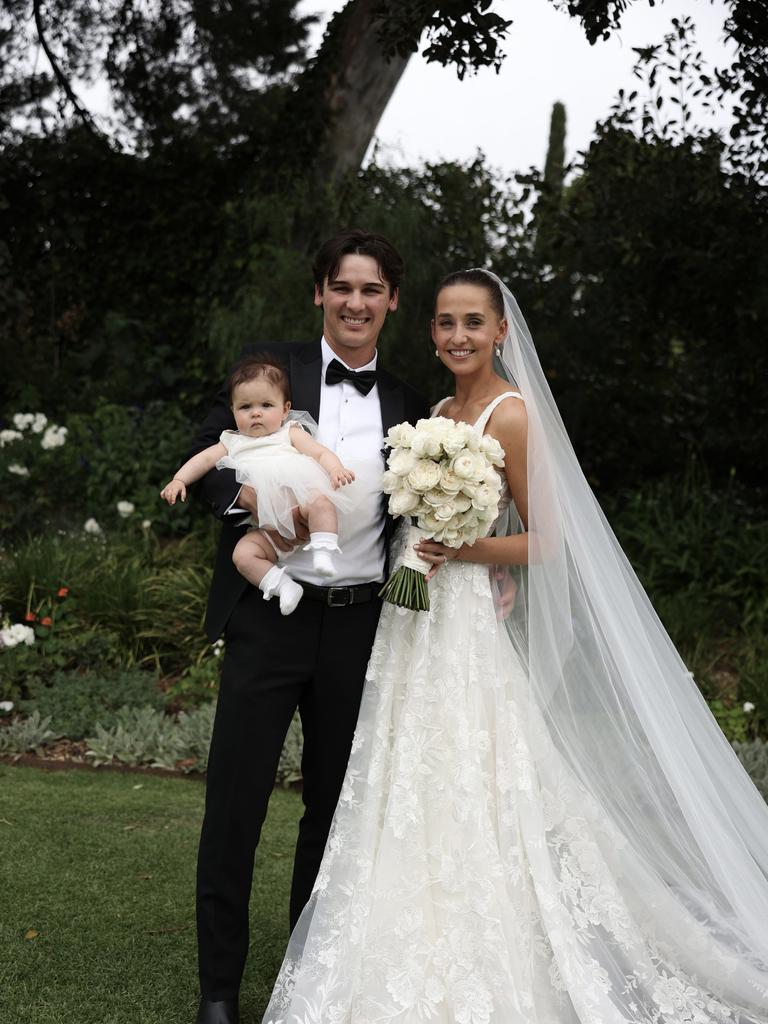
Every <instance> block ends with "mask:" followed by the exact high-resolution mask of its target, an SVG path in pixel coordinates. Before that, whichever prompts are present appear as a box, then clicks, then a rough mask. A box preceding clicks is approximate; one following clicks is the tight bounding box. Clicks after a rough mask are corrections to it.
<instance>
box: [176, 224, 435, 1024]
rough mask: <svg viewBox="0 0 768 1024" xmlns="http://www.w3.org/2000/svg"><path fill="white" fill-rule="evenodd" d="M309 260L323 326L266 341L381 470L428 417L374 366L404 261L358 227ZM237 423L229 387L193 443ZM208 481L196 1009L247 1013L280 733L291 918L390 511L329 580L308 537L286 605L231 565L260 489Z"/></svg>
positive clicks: (307, 876)
mask: <svg viewBox="0 0 768 1024" xmlns="http://www.w3.org/2000/svg"><path fill="white" fill-rule="evenodd" d="M313 273H314V282H315V288H314V302H315V305H316V306H318V307H320V308H321V309H322V311H323V337H322V338H321V339H319V340H317V341H314V342H310V343H309V344H306V345H282V346H278V345H270V346H268V347H269V350H270V351H271V352H273V353H274V354H275V355H277V356H279V357H281V358H282V359H283V360H284V362H285V365H286V367H287V368H288V372H289V376H290V383H291V402H292V406H293V408H294V409H305V410H306V411H307V412H309V413H310V414H311V415H312V416H313V417H314V418H315V420H317V423H318V427H319V429H318V434H317V440H318V441H319V442H320V443H321V444H324V445H325V446H326V447H328V448H331V449H332V450H333V451H335V452H336V453H337V454H338V455H339V456H340V458H341V459H342V461H343V462H345V464H357V465H360V464H361V463H365V464H367V466H368V467H369V468H370V469H371V470H372V471H375V472H383V469H384V460H383V439H384V435H385V434H386V432H387V431H388V430H389V428H390V427H391V426H393V425H394V424H395V423H399V422H402V421H403V420H410V421H412V422H415V421H416V420H417V419H420V418H421V417H423V416H427V415H429V410H428V407H427V403H426V401H425V400H424V399H423V398H422V397H421V396H420V395H418V394H417V393H416V392H415V391H413V390H412V389H411V388H409V387H408V386H407V385H405V384H403V383H401V382H400V381H399V380H397V379H396V378H395V377H393V376H392V375H391V374H389V373H387V372H386V370H383V369H381V368H380V367H379V366H378V365H377V353H376V344H377V341H378V337H379V333H380V331H381V329H382V327H383V326H384V321H385V319H386V317H387V314H388V313H393V312H394V311H395V310H396V309H397V302H398V292H399V287H400V280H401V277H402V273H403V262H402V259H401V258H400V256H399V254H398V253H397V251H396V250H395V248H394V247H393V246H392V245H391V244H390V243H389V242H388V241H387V239H386V238H384V237H383V236H381V235H377V234H371V233H368V232H364V231H348V232H345V233H344V234H341V235H338V236H337V237H335V238H332V239H330V240H329V241H327V242H325V243H324V245H322V246H321V248H320V250H319V252H318V253H317V256H316V257H315V262H314V265H313ZM257 349H258V346H253V347H251V348H250V349H248V350H247V351H253V350H257ZM246 354H247V353H246ZM234 426H235V424H234V418H233V416H232V412H231V409H230V408H229V404H228V398H227V396H226V393H225V392H224V391H222V392H221V393H220V394H219V396H218V399H217V403H216V405H215V406H214V408H213V409H212V410H211V412H210V414H209V415H208V418H207V419H206V421H205V423H204V424H203V426H202V428H201V431H200V434H199V436H198V438H197V442H196V445H195V448H194V451H199V450H201V449H203V448H205V447H207V446H208V445H211V444H214V443H215V442H216V441H218V439H219V435H220V434H221V432H222V430H225V429H233V428H234ZM198 493H199V494H200V495H201V496H202V498H203V499H204V500H205V501H206V502H207V503H208V504H209V506H210V508H211V510H212V511H213V513H214V515H216V516H217V517H218V518H220V519H222V520H223V522H224V527H223V529H222V533H221V542H220V544H219V551H218V556H217V561H216V567H215V571H214V576H213V582H212V584H211V590H210V596H209V603H208V612H207V616H206V630H207V632H208V635H209V637H210V639H211V640H212V641H213V640H215V639H216V638H217V637H218V636H219V635H220V634H221V633H222V632H223V634H224V637H225V640H226V650H225V654H224V659H223V665H222V674H221V685H220V691H219V700H218V705H217V708H216V720H215V723H214V729H213V738H212V740H211V751H210V758H209V762H208V777H207V787H206V800H205V818H204V821H203V828H202V835H201V837H200V850H199V855H198V872H197V929H198V954H199V969H200V989H201V997H202V998H201V1002H200V1010H199V1013H198V1018H197V1021H198V1024H236V1022H237V1021H238V1019H239V1017H238V1002H237V1001H238V990H239V986H240V979H241V976H242V973H243V969H244V966H245V960H246V956H247V953H248V901H249V898H250V891H251V880H252V875H253V857H254V851H255V849H256V845H257V843H258V841H259V836H260V833H261V826H262V823H263V821H264V817H265V815H266V812H267V803H268V801H269V796H270V793H271V791H272V788H273V786H274V781H275V773H276V770H277V764H278V759H279V756H280V751H281V749H282V745H283V741H284V739H285V735H286V732H287V730H288V726H289V724H290V722H291V718H292V717H293V713H294V711H295V710H296V708H298V709H299V713H300V715H301V721H302V727H303V731H304V752H303V756H302V766H301V767H302V775H303V779H304V785H303V800H304V806H305V810H304V816H303V817H302V819H301V823H300V825H299V835H298V842H297V844H296V856H295V860H294V867H293V881H292V886H291V902H290V923H291V928H293V926H294V925H295V923H296V921H297V919H298V917H299V915H300V913H301V911H302V908H303V907H304V905H305V903H306V902H307V900H308V899H309V896H310V893H311V891H312V886H313V884H314V880H315V877H316V875H317V871H318V868H319V866H320V861H321V859H322V855H323V849H324V847H325V842H326V839H327V837H328V831H329V828H330V824H331V819H332V817H333V812H334V809H335V807H336V802H337V800H338V796H339V792H340V790H341V784H342V781H343V777H344V772H345V769H346V765H347V760H348V758H349V753H350V747H351V744H352V736H353V733H354V729H355V723H356V720H357V713H358V708H359V704H360V696H361V692H362V687H363V680H364V678H365V670H366V666H367V662H368V657H369V655H370V651H371V646H372V643H373V637H374V634H375V632H376V625H377V622H378V618H379V609H380V600H379V598H378V596H377V595H378V591H379V589H380V587H381V582H382V580H383V579H384V570H385V560H386V542H387V540H388V537H389V533H390V530H391V520H389V518H388V517H387V516H386V512H385V505H384V502H383V498H382V496H381V495H378V494H374V495H371V497H370V499H369V502H368V505H367V506H365V505H363V506H362V507H361V508H359V509H357V510H356V511H355V512H354V513H353V514H352V515H351V516H349V517H348V521H346V522H345V523H344V533H343V544H342V547H343V554H341V555H337V556H336V557H335V559H334V561H335V563H336V566H337V570H338V577H337V578H336V579H334V580H331V581H329V580H327V579H321V578H319V577H317V576H316V574H315V573H313V571H312V561H311V553H310V552H304V551H303V550H301V548H299V550H297V551H296V552H295V553H294V554H293V555H292V556H291V559H290V567H291V575H292V576H294V577H295V578H296V579H298V580H299V581H300V582H301V584H302V586H303V588H304V596H303V598H302V600H301V601H300V602H299V605H298V607H297V609H296V611H295V612H293V614H291V615H289V616H282V615H281V614H280V609H279V606H278V602H277V601H264V600H263V597H262V594H261V593H260V591H259V590H257V589H255V588H254V587H252V586H251V585H250V584H248V583H247V581H246V580H245V579H244V578H243V577H242V576H240V574H239V573H238V572H237V570H236V569H235V567H234V565H233V564H232V550H233V548H234V546H235V544H236V543H237V541H238V539H239V538H240V537H241V536H242V534H243V532H244V531H245V530H246V529H247V527H246V526H245V525H244V520H245V518H246V515H245V513H246V512H247V511H250V512H253V511H255V509H256V507H257V498H256V493H255V491H254V490H253V489H251V488H249V487H243V488H240V487H239V485H238V484H237V482H236V480H235V475H234V472H233V471H232V470H220V471H219V470H214V471H212V472H211V473H209V474H208V476H207V477H205V478H204V479H203V480H202V481H201V483H200V485H199V491H198ZM298 525H299V526H301V525H302V524H298ZM329 582H330V584H331V585H330V586H329V585H328V584H329Z"/></svg>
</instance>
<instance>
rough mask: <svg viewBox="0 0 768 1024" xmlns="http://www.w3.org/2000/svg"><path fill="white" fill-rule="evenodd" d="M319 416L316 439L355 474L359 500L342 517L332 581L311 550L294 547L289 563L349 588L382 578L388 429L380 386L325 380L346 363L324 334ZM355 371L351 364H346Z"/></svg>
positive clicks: (370, 366)
mask: <svg viewBox="0 0 768 1024" xmlns="http://www.w3.org/2000/svg"><path fill="white" fill-rule="evenodd" d="M321 346H322V353H323V367H322V371H321V372H322V377H321V382H320V415H319V417H318V420H319V422H318V431H317V440H318V441H319V442H320V444H323V445H325V447H326V448H330V449H331V451H332V452H335V453H336V454H337V455H338V457H339V458H340V459H341V461H342V463H343V464H344V465H345V466H346V467H347V468H348V469H351V470H353V471H354V472H355V474H356V476H357V478H358V479H357V480H356V481H355V484H352V485H351V486H353V487H354V486H358V485H359V487H358V489H359V491H360V498H361V503H360V505H359V506H358V507H357V508H355V510H354V511H353V512H350V513H348V514H347V515H342V516H340V517H339V520H340V521H339V527H340V532H339V547H340V548H341V552H342V553H341V554H338V553H336V554H334V556H333V560H334V564H335V565H336V567H337V570H338V575H337V577H335V578H334V579H330V580H329V579H327V578H323V577H320V576H318V575H317V574H316V573H315V572H313V570H312V552H311V551H304V550H303V549H302V548H301V547H299V548H296V549H295V550H294V553H293V554H292V555H291V556H290V557H289V558H288V559H286V561H285V564H286V565H287V567H288V569H289V572H290V574H291V576H293V577H295V578H296V579H298V580H306V581H307V583H315V584H317V586H320V587H328V586H351V585H352V584H355V583H370V582H371V581H373V580H375V581H379V580H383V579H384V536H383V529H384V508H383V504H382V500H381V476H382V474H383V472H384V468H385V467H384V455H383V447H384V432H383V429H382V426H381V405H380V403H379V389H378V386H377V385H374V386H373V387H372V388H371V390H370V391H369V392H368V394H367V395H362V394H360V392H359V391H358V390H357V388H356V387H355V386H354V384H351V383H350V382H349V381H347V380H343V381H341V383H340V384H326V383H325V372H326V370H327V369H328V364H329V363H330V362H331V360H332V359H337V360H338V361H339V362H340V363H341V364H342V365H343V366H347V364H346V363H345V362H344V360H343V359H340V358H339V357H338V356H337V355H336V353H335V352H334V351H333V349H332V348H331V346H330V345H329V344H328V342H327V341H326V340H325V338H323V340H322V342H321ZM376 360H377V354H376V353H374V356H373V359H372V360H371V361H370V362H369V363H366V364H365V366H357V367H355V368H354V369H355V370H375V369H376ZM348 369H352V367H348Z"/></svg>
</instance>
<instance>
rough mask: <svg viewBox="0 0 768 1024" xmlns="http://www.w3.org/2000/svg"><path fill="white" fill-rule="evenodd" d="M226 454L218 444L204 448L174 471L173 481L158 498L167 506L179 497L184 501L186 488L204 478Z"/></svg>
mask: <svg viewBox="0 0 768 1024" xmlns="http://www.w3.org/2000/svg"><path fill="white" fill-rule="evenodd" d="M226 454H227V449H226V448H225V447H224V445H223V444H222V443H221V442H219V443H218V444H212V445H211V447H210V448H204V449H203V450H202V451H201V452H198V453H197V455H193V456H192V458H191V459H189V460H188V461H187V462H185V463H184V465H183V466H182V467H181V468H180V469H178V470H177V471H176V473H175V474H174V476H173V480H171V481H170V482H169V483H167V484H166V485H165V487H164V488H163V489H162V491H160V497H161V498H163V500H164V501H167V502H168V504H169V505H175V504H176V499H177V498H178V497H179V496H181V500H182V501H185V500H186V497H187V487H189V485H190V484H193V483H194V482H195V481H196V480H200V479H201V478H202V477H204V476H205V474H206V473H208V472H209V471H210V470H212V469H213V468H214V467H215V465H216V463H217V462H218V461H219V459H221V458H223V456H224V455H226Z"/></svg>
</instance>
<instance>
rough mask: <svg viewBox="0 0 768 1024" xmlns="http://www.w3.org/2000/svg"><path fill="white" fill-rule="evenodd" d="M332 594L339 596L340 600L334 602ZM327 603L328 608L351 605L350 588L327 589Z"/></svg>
mask: <svg viewBox="0 0 768 1024" xmlns="http://www.w3.org/2000/svg"><path fill="white" fill-rule="evenodd" d="M334 594H339V595H341V600H336V599H335V597H334ZM327 601H328V607H329V608H344V607H345V606H346V605H348V604H352V589H351V587H328V598H327Z"/></svg>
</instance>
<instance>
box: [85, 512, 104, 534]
mask: <svg viewBox="0 0 768 1024" xmlns="http://www.w3.org/2000/svg"><path fill="white" fill-rule="evenodd" d="M83 529H84V530H85V532H86V533H90V534H91V535H92V536H94V537H100V536H101V535H102V534H103V533H104V531H103V530H102V528H101V527H100V526H99V524H98V523H97V522H96V520H95V519H94V518H93V516H91V518H90V519H86V520H85V522H84V523H83Z"/></svg>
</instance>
